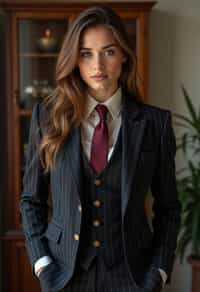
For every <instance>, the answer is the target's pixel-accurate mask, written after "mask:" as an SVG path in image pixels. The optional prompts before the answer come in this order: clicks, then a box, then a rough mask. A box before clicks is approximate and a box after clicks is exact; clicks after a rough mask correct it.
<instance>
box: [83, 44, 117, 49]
mask: <svg viewBox="0 0 200 292" xmlns="http://www.w3.org/2000/svg"><path fill="white" fill-rule="evenodd" d="M110 47H117V44H109V45H106V46H103V47H102V49H103V50H105V49H108V48H110ZM80 50H92V48H84V47H80Z"/></svg>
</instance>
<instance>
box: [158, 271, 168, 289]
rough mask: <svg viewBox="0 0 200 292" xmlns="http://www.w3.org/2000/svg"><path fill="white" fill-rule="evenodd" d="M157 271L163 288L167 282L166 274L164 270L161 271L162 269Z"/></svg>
mask: <svg viewBox="0 0 200 292" xmlns="http://www.w3.org/2000/svg"><path fill="white" fill-rule="evenodd" d="M158 270H159V272H160V275H161V278H162V280H163V286H164V285H165V283H166V281H167V274H166V273H165V271H164V270H162V269H160V268H159V269H158Z"/></svg>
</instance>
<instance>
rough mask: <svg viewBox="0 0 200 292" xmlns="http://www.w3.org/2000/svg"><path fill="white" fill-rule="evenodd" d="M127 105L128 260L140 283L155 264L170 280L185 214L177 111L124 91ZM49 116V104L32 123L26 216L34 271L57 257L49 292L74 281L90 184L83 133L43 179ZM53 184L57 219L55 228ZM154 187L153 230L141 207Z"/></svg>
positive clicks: (46, 283)
mask: <svg viewBox="0 0 200 292" xmlns="http://www.w3.org/2000/svg"><path fill="white" fill-rule="evenodd" d="M122 108H123V110H122V170H121V198H122V200H121V214H122V236H123V247H124V251H125V259H126V262H127V264H128V268H129V270H130V272H131V275H132V277H133V278H134V279H135V281H136V283H137V284H141V283H142V282H143V280H144V277H145V274H146V272H147V271H148V270H149V269H150V268H151V267H156V268H158V267H160V268H162V269H163V270H164V271H165V272H166V273H167V275H168V280H167V281H168V283H169V282H170V278H171V272H172V267H173V262H174V252H175V248H176V241H177V234H178V230H179V226H180V210H181V207H180V203H179V201H178V199H177V189H176V183H175V162H174V156H175V152H176V147H175V137H174V132H173V129H172V126H171V113H170V111H168V110H164V109H160V108H158V107H154V106H150V105H144V104H141V103H137V102H136V101H135V100H134V98H133V97H132V96H128V94H127V93H126V92H125V91H123V107H122ZM46 115H48V113H47V112H46V110H45V109H44V107H43V106H42V104H40V103H37V104H36V106H35V107H34V109H33V113H32V118H31V127H30V132H29V147H28V156H27V161H26V169H25V174H24V177H23V190H22V193H21V198H20V211H21V213H22V222H23V229H24V234H25V239H26V247H27V252H28V256H29V259H30V262H31V266H32V268H33V267H34V263H35V262H36V260H38V259H39V258H40V257H42V256H45V255H50V256H51V257H52V258H53V259H54V263H55V266H54V268H52V269H53V271H54V273H55V272H56V273H57V275H59V276H58V277H53V276H52V270H51V269H48V268H47V269H46V272H44V273H43V277H41V286H42V287H43V291H45V289H49V290H52V291H56V290H59V289H61V288H62V287H64V286H65V285H66V283H67V282H68V281H69V280H70V278H71V277H72V275H73V271H74V267H75V261H76V255H77V251H78V246H79V241H77V240H74V234H75V233H78V234H80V229H81V220H82V214H81V213H80V212H79V210H78V205H80V204H81V201H80V194H81V190H82V184H83V181H82V168H81V164H80V159H81V147H80V144H81V141H80V140H81V139H80V128H76V129H74V130H73V131H72V132H71V135H70V138H69V139H68V140H67V141H66V143H64V145H63V146H62V148H61V150H60V151H59V155H58V157H57V160H56V166H55V169H54V170H53V171H51V173H49V174H47V175H44V174H43V169H42V166H41V163H40V160H39V156H38V145H39V143H40V140H41V137H42V135H43V133H44V131H45V128H44V125H43V122H42V121H43V120H45V119H46ZM49 184H50V187H51V194H52V204H53V215H52V218H51V221H50V222H49V223H48V222H47V210H48V205H47V196H48V190H49ZM149 188H151V190H152V193H153V196H154V197H155V203H154V214H155V217H154V222H153V223H154V233H152V232H151V230H150V229H149V226H148V222H147V218H146V216H145V212H144V208H142V206H143V205H144V199H145V195H146V193H147V191H148V189H149ZM138 223H139V224H138ZM33 273H34V270H33ZM51 276H52V277H51ZM50 279H51V280H50ZM52 279H53V280H52Z"/></svg>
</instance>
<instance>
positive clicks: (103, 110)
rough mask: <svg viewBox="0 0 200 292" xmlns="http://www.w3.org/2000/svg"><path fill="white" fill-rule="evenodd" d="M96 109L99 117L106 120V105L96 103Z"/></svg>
mask: <svg viewBox="0 0 200 292" xmlns="http://www.w3.org/2000/svg"><path fill="white" fill-rule="evenodd" d="M96 110H97V112H98V114H99V116H100V119H101V120H103V121H106V115H107V111H108V109H107V107H106V106H105V105H103V104H98V105H97V106H96Z"/></svg>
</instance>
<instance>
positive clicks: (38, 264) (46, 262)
mask: <svg viewBox="0 0 200 292" xmlns="http://www.w3.org/2000/svg"><path fill="white" fill-rule="evenodd" d="M51 262H52V259H51V258H50V257H49V256H43V257H41V258H40V259H39V260H37V261H36V263H35V264H34V269H35V274H36V275H37V276H39V275H38V274H37V271H38V270H39V269H40V268H43V267H46V266H47V265H49V264H50V263H51Z"/></svg>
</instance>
